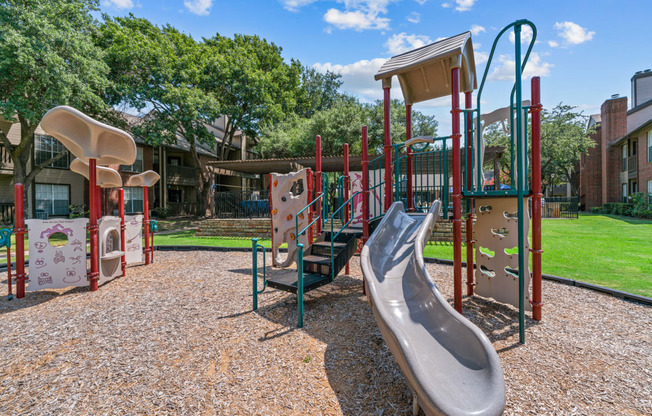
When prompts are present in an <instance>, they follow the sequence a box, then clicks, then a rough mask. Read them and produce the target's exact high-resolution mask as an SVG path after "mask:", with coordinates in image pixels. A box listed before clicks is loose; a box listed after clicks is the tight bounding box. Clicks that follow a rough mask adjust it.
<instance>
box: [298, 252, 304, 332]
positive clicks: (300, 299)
mask: <svg viewBox="0 0 652 416" xmlns="http://www.w3.org/2000/svg"><path fill="white" fill-rule="evenodd" d="M297 266H298V267H297V270H298V279H297V315H298V317H297V321H298V322H297V327H299V328H303V244H301V243H298V244H297Z"/></svg>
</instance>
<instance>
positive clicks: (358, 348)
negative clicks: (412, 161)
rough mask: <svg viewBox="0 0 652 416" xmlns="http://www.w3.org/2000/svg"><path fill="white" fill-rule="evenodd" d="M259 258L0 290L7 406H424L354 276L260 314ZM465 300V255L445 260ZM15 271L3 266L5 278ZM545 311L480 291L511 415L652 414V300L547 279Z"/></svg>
mask: <svg viewBox="0 0 652 416" xmlns="http://www.w3.org/2000/svg"><path fill="white" fill-rule="evenodd" d="M250 265H251V254H250V253H214V252H183V253H167V252H166V253H157V254H156V255H155V263H153V264H152V265H150V266H148V267H135V268H130V269H129V273H128V277H126V278H120V279H117V280H114V281H112V282H110V283H108V284H107V285H106V286H105V287H103V288H102V289H101V290H99V291H98V292H93V293H91V292H89V291H88V289H87V288H84V289H71V290H58V291H40V292H36V293H29V294H28V296H26V297H25V298H24V299H14V300H12V301H10V302H9V301H7V300H6V297H4V296H3V297H2V299H1V300H0V315H1V318H2V321H1V322H2V323H1V324H0V331H1V333H2V337H1V338H0V352H1V353H2V355H1V356H2V358H3V361H2V365H1V366H0V414H33V415H39V414H175V415H176V414H243V415H245V414H246V415H249V414H297V415H299V414H345V415H358V414H410V412H411V395H410V393H409V391H408V390H407V387H406V384H405V381H404V380H403V376H402V374H401V372H400V370H399V368H398V366H397V365H396V363H395V362H394V358H393V357H392V355H391V353H390V352H389V350H388V349H387V348H386V346H385V343H384V341H383V339H382V337H381V335H380V332H379V330H378V326H377V325H376V322H375V320H374V318H373V315H372V313H371V310H370V309H369V306H368V304H367V300H366V298H365V297H364V296H362V294H361V273H360V271H359V270H360V267H359V264H358V259H357V257H356V258H354V259H353V260H352V264H351V271H352V275H351V276H340V277H338V278H336V279H335V281H334V282H333V284H330V285H328V286H324V287H321V288H318V289H316V290H313V291H311V292H310V293H308V294H307V295H306V298H305V304H306V307H305V314H306V319H305V326H304V328H303V329H297V328H296V321H297V315H296V313H297V308H296V305H295V296H294V295H291V294H289V293H287V292H281V291H277V290H273V289H270V288H268V289H267V290H266V291H265V292H264V293H263V294H262V295H260V297H259V309H258V311H257V312H251V269H250V267H251V266H250ZM427 267H428V269H429V272H430V274H431V276H433V277H434V278H435V280H436V282H437V284H438V285H439V288H440V290H441V291H442V293H443V294H444V295H445V296H446V297H447V298H449V299H450V301H451V302H452V293H453V287H452V286H453V285H452V279H453V278H452V275H453V269H452V267H448V266H443V265H435V264H429V265H428V266H427ZM4 278H5V274H4V273H2V274H0V281H4ZM543 285H544V292H543V293H544V294H545V297H544V302H545V306H544V311H545V319H544V320H543V321H541V322H535V321H532V320H530V319H529V318H528V319H527V321H526V324H527V335H528V338H527V344H525V345H520V344H518V320H517V319H516V315H517V313H518V312H517V310H516V309H515V308H512V307H510V306H506V305H502V304H495V303H492V302H487V301H484V300H483V299H481V298H475V299H467V298H465V299H464V301H463V302H464V314H465V315H466V316H467V317H469V318H470V319H471V320H472V321H473V323H474V324H476V325H478V326H479V327H480V328H481V329H482V330H483V331H484V332H485V333H486V334H487V335H488V336H489V338H490V340H491V341H492V343H493V345H494V347H495V348H496V350H497V351H498V354H499V356H500V359H501V363H502V365H503V369H504V372H505V384H506V387H507V408H506V412H505V413H506V414H633V415H637V414H650V413H652V401H651V400H650V398H651V397H652V391H651V388H652V385H651V384H650V377H652V374H651V373H650V369H651V368H652V349H650V344H649V342H650V339H652V327H650V322H651V321H652V308H649V307H644V306H640V305H635V304H631V303H626V302H623V301H621V300H618V299H615V298H612V297H610V296H607V295H603V294H600V293H596V292H592V291H589V290H585V289H581V288H576V287H570V286H564V285H561V284H557V283H554V282H549V281H544V282H543Z"/></svg>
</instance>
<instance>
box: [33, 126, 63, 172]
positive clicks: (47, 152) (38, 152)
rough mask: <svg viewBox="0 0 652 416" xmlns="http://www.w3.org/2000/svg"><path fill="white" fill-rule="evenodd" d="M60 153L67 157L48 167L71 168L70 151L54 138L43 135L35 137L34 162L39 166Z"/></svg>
mask: <svg viewBox="0 0 652 416" xmlns="http://www.w3.org/2000/svg"><path fill="white" fill-rule="evenodd" d="M59 153H65V156H63V157H62V158H61V159H59V160H57V161H56V162H52V163H50V164H49V165H47V167H48V168H57V169H68V168H69V167H70V160H69V159H70V156H69V155H68V150H66V148H65V147H64V145H62V144H61V142H60V141H59V140H57V139H55V138H54V137H50V136H46V135H43V134H35V135H34V161H35V163H36V164H37V165H40V164H41V163H44V162H47V161H48V160H50V159H52V158H53V157H55V156H57V155H58V154H59Z"/></svg>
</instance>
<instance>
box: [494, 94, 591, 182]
mask: <svg viewBox="0 0 652 416" xmlns="http://www.w3.org/2000/svg"><path fill="white" fill-rule="evenodd" d="M575 108H576V107H573V106H570V105H565V104H563V103H559V104H557V105H556V106H555V107H553V108H552V109H546V108H544V109H543V111H542V112H541V181H542V187H543V191H545V190H546V188H547V187H548V186H556V185H560V184H562V183H565V182H568V183H570V184H571V186H572V187H573V193H574V194H575V195H577V194H578V192H579V190H578V189H577V188H576V186H575V183H576V175H577V169H576V168H577V166H578V163H579V161H580V155H581V154H582V153H584V152H586V151H588V149H590V148H591V147H593V146H595V142H594V141H593V140H591V139H590V138H589V137H588V136H587V131H586V117H585V116H583V115H582V113H581V112H576V111H575ZM589 133H590V132H589ZM484 140H485V143H486V144H487V146H503V147H505V148H506V151H505V152H504V153H503V157H502V159H501V171H502V172H503V175H504V176H505V177H509V172H510V166H511V157H510V153H509V146H510V138H509V134H506V133H504V132H503V131H502V128H501V127H500V126H499V125H498V124H496V125H493V126H490V127H488V128H487V130H485V133H484ZM529 157H530V161H531V160H532V155H531V154H530V155H529Z"/></svg>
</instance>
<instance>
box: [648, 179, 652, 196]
mask: <svg viewBox="0 0 652 416" xmlns="http://www.w3.org/2000/svg"><path fill="white" fill-rule="evenodd" d="M647 193H648V194H651V195H652V179H650V180H649V181H647Z"/></svg>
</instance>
